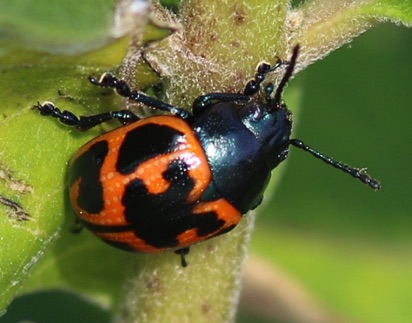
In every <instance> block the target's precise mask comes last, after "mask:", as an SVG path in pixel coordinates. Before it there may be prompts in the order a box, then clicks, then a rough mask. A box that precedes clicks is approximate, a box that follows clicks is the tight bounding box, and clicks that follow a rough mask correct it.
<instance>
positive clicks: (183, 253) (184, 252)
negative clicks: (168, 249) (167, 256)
mask: <svg viewBox="0 0 412 323" xmlns="http://www.w3.org/2000/svg"><path fill="white" fill-rule="evenodd" d="M189 251H190V248H189V247H186V248H183V249H179V250H176V251H175V253H176V254H178V255H180V260H181V264H182V267H187V265H188V263H187V261H186V258H185V256H186V255H187V254H188V253H189Z"/></svg>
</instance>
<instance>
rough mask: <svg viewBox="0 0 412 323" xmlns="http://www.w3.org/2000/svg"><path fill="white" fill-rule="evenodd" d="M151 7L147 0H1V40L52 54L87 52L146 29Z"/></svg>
mask: <svg viewBox="0 0 412 323" xmlns="http://www.w3.org/2000/svg"><path fill="white" fill-rule="evenodd" d="M148 9H149V4H148V1H139V2H138V3H133V2H132V1H129V2H122V3H121V4H119V3H118V4H117V5H116V1H113V0H87V1H82V2H79V1H76V0H66V1H52V2H50V1H47V0H37V1H30V0H16V1H1V2H0V31H1V33H2V40H1V41H2V43H3V44H4V43H7V44H9V45H10V44H11V43H12V44H13V46H18V47H24V48H30V49H35V50H41V51H46V52H51V53H60V54H70V55H73V54H79V53H85V52H88V51H90V50H93V49H98V48H101V47H103V46H105V45H107V44H109V43H110V42H112V41H113V40H114V39H117V38H120V37H122V36H124V35H127V34H128V33H130V32H131V31H133V32H135V33H136V29H137V28H140V29H143V28H144V26H145V25H146V23H147V20H148Z"/></svg>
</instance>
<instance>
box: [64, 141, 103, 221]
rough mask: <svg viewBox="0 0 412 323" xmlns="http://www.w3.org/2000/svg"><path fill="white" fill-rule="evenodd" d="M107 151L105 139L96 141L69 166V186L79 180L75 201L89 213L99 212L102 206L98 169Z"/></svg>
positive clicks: (101, 189) (101, 188)
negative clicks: (77, 194)
mask: <svg viewBox="0 0 412 323" xmlns="http://www.w3.org/2000/svg"><path fill="white" fill-rule="evenodd" d="M107 153H108V143H107V141H105V140H103V141H98V142H96V143H95V144H93V145H92V146H90V147H89V149H88V150H87V151H85V152H84V153H83V154H81V155H80V156H78V157H77V158H76V159H75V160H74V161H73V164H72V165H71V167H70V171H69V183H70V186H72V185H73V183H74V182H76V181H77V180H80V184H79V196H78V198H77V201H76V203H77V205H78V206H79V207H80V208H81V209H83V210H84V211H86V212H88V213H91V214H97V213H99V212H100V211H101V210H102V209H103V206H104V203H103V187H102V184H101V182H100V169H101V167H102V164H103V162H104V159H105V158H106V156H107Z"/></svg>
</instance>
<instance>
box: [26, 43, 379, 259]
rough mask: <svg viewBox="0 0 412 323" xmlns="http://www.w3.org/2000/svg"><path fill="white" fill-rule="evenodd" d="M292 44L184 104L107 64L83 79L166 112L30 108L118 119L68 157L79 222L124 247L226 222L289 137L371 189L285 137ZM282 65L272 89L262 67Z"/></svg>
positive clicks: (221, 229)
mask: <svg viewBox="0 0 412 323" xmlns="http://www.w3.org/2000/svg"><path fill="white" fill-rule="evenodd" d="M298 52H299V45H297V46H295V48H294V49H293V53H292V57H291V59H290V61H288V62H287V61H282V60H280V59H278V60H277V62H276V64H275V65H273V66H270V65H268V64H266V63H261V64H260V65H259V66H258V69H257V72H256V74H255V77H254V79H252V80H251V81H249V82H248V83H247V84H246V86H245V89H244V91H243V93H224V92H216V93H209V94H205V95H201V96H199V97H198V98H196V99H195V101H194V102H193V107H192V111H191V112H188V111H186V110H183V109H181V108H179V107H176V106H173V105H170V104H168V103H165V102H162V101H160V100H158V99H156V98H152V97H149V96H147V95H145V94H144V93H142V92H139V91H136V90H131V89H130V88H129V86H128V85H127V84H126V83H125V82H124V81H122V80H118V79H117V78H116V77H114V76H113V75H111V74H109V73H105V74H103V75H102V77H101V78H100V79H96V78H94V77H90V82H91V83H92V84H94V85H97V86H101V87H110V88H113V89H114V90H115V91H116V92H117V93H118V94H119V95H121V96H124V97H126V98H128V99H130V100H133V101H136V102H140V103H143V104H145V105H147V106H149V107H152V108H154V109H157V110H161V111H166V112H168V113H169V115H162V116H160V115H159V116H153V117H147V118H144V119H141V118H139V117H138V116H136V115H135V114H134V113H133V112H131V111H129V110H120V111H112V112H108V113H102V114H98V115H93V116H81V117H76V116H75V115H74V114H72V113H71V112H69V111H61V110H59V109H58V108H57V107H56V106H55V105H53V104H52V103H50V102H44V103H43V104H40V103H38V104H37V105H35V107H34V108H35V109H37V110H39V111H40V113H41V114H42V115H46V116H52V117H55V118H57V119H59V120H60V121H61V122H62V123H64V124H66V125H69V126H74V127H75V128H77V129H78V130H81V131H85V130H87V129H90V128H92V127H94V126H97V125H99V124H101V123H103V122H106V121H108V120H112V119H117V120H119V121H120V122H121V123H122V124H123V126H122V127H120V128H117V129H115V130H113V131H110V132H107V133H105V134H102V135H100V136H98V137H97V138H94V139H93V140H91V141H90V142H88V143H86V144H85V145H84V146H83V147H81V148H80V149H79V151H77V152H76V154H75V155H74V156H73V158H72V159H71V161H70V165H69V171H68V173H69V179H68V182H69V192H70V201H71V204H72V206H73V209H74V211H75V213H76V214H77V215H78V217H79V219H80V220H81V222H82V223H83V224H84V225H85V226H86V227H87V228H88V229H89V230H91V231H92V232H93V233H94V234H95V235H96V236H97V237H99V238H100V239H102V240H103V241H104V242H106V243H108V244H110V245H113V246H115V247H118V248H121V249H125V250H128V251H136V252H144V253H152V252H158V251H164V250H174V251H175V252H176V253H178V254H180V255H181V262H182V265H183V266H186V265H187V263H186V261H185V254H187V252H188V251H189V247H190V246H191V245H192V244H195V243H198V242H201V241H204V240H207V239H210V238H212V237H215V236H217V235H220V234H223V233H226V232H228V231H230V230H232V229H233V228H234V227H235V226H236V225H237V224H238V222H239V221H240V219H241V218H242V215H243V214H245V213H247V212H248V211H249V210H252V209H254V208H256V207H257V206H258V205H259V204H260V203H261V201H262V198H263V193H264V191H265V188H266V186H267V184H268V182H269V179H270V176H271V171H272V170H273V169H274V168H276V166H278V165H279V163H281V162H282V161H284V160H285V159H286V158H287V156H288V151H289V146H291V145H292V146H295V147H297V148H300V149H303V150H305V151H307V152H309V153H310V154H312V155H313V156H315V157H316V158H319V159H320V160H322V161H323V162H325V163H327V164H329V165H331V166H333V167H336V168H338V169H340V170H342V171H343V172H345V173H348V174H349V175H351V176H353V177H355V178H357V179H359V180H360V181H361V182H363V183H365V184H367V185H369V186H370V187H371V188H372V189H374V190H378V189H379V188H380V184H379V183H378V182H377V181H376V180H374V179H372V178H371V177H369V176H368V175H367V174H366V173H365V172H364V171H363V170H362V169H357V168H352V167H350V166H348V165H345V164H342V163H340V162H337V161H335V160H333V159H332V158H330V157H327V156H325V155H323V154H321V153H320V152H318V151H316V150H314V149H312V148H311V147H309V146H307V145H306V144H304V143H303V142H302V141H300V140H297V139H290V134H291V129H292V114H291V112H290V111H289V110H288V109H287V106H286V104H285V103H284V102H283V101H282V98H281V97H282V92H283V89H284V87H285V85H286V83H287V82H288V80H289V79H290V77H291V76H292V73H293V70H294V67H295V65H296V60H297V57H298ZM281 65H286V71H285V74H284V76H283V78H282V80H281V82H280V84H279V86H278V87H277V88H276V89H275V87H274V85H273V84H272V83H268V84H267V85H266V86H265V88H264V97H263V98H260V95H259V92H260V88H261V84H262V83H263V82H264V81H265V76H266V75H267V74H268V73H269V72H272V71H273V70H275V69H277V68H279V67H280V66H281Z"/></svg>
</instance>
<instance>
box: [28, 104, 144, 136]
mask: <svg viewBox="0 0 412 323" xmlns="http://www.w3.org/2000/svg"><path fill="white" fill-rule="evenodd" d="M33 109H37V110H39V111H40V113H41V114H42V115H44V116H51V117H54V118H57V119H58V120H59V121H60V122H61V123H63V124H65V125H67V126H74V127H75V128H76V129H78V130H80V131H86V130H88V129H90V128H93V127H95V126H97V125H99V124H101V123H104V122H106V121H109V120H112V119H117V120H119V121H120V122H121V123H122V124H129V123H132V122H135V121H137V120H139V117H138V116H136V115H135V114H134V113H133V112H132V111H130V110H120V111H111V112H106V113H101V114H96V115H92V116H80V117H77V116H76V115H75V114H73V113H72V112H70V111H67V110H63V111H61V110H60V109H59V108H58V107H56V106H55V105H54V104H53V103H51V102H47V101H46V102H44V103H43V104H40V103H39V102H38V103H37V104H36V105H35V106H34V107H33Z"/></svg>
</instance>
